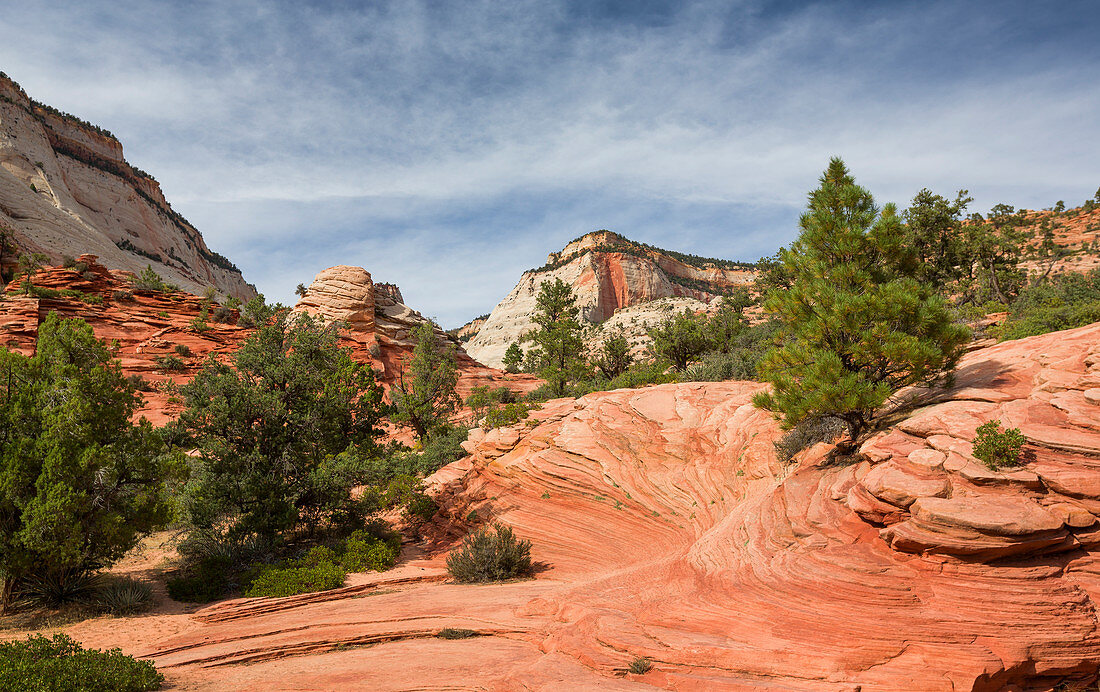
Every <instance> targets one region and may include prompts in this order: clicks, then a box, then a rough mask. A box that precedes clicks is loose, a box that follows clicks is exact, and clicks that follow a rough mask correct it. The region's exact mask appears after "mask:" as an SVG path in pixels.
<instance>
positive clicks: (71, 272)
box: [0, 255, 541, 424]
mask: <svg viewBox="0 0 1100 692" xmlns="http://www.w3.org/2000/svg"><path fill="white" fill-rule="evenodd" d="M79 261H80V262H81V263H83V264H84V265H86V269H84V272H83V273H80V272H78V271H76V270H75V269H65V268H62V267H51V268H46V269H44V270H42V271H41V272H39V273H38V274H36V275H35V277H34V285H35V286H38V287H41V288H46V289H53V290H56V291H61V290H66V289H68V290H71V291H76V292H77V296H76V297H74V296H68V297H67V296H63V295H59V296H57V297H55V298H36V297H26V296H23V295H21V291H20V290H19V287H18V285H17V284H18V282H17V281H13V282H12V283H11V285H9V286H8V287H7V292H6V294H5V295H4V300H2V301H0V346H5V347H7V348H11V349H15V350H19V351H21V352H23V353H26V354H30V353H33V350H34V344H35V341H36V339H37V335H38V326H39V324H40V323H41V322H42V320H44V319H45V318H46V316H47V315H48V314H49V313H50V312H53V311H56V312H58V313H59V314H61V315H62V316H63V317H79V318H81V319H83V320H85V321H86V322H88V323H89V324H90V325H91V326H92V329H93V331H94V332H95V335H96V336H97V337H99V338H100V339H102V340H104V341H106V342H109V343H114V342H117V351H116V354H117V357H118V358H119V361H120V363H121V365H122V370H123V372H124V373H125V374H127V375H136V376H140V377H141V378H142V379H143V380H145V382H146V384H147V385H148V389H147V391H144V392H142V395H143V396H144V398H145V405H144V406H143V407H142V408H141V410H140V411H139V412H138V415H143V416H146V417H147V418H149V419H150V420H151V421H153V422H154V423H158V424H159V423H163V422H166V421H168V420H170V419H172V418H174V417H175V416H176V415H178V413H179V412H180V411H181V410H182V404H183V402H182V400H181V398H180V397H179V395H178V394H177V393H176V389H177V388H178V387H179V386H180V385H182V384H185V383H187V382H189V381H190V380H191V378H192V377H194V375H195V373H197V372H198V370H199V369H200V368H201V367H202V365H203V363H204V362H205V361H206V359H207V358H208V357H209V356H210V355H211V354H219V355H220V354H230V353H232V352H234V351H236V350H237V348H239V347H240V344H241V343H243V342H244V341H245V339H247V338H248V336H249V335H250V334H252V333H253V331H254V330H252V329H246V328H243V327H238V326H236V325H235V324H230V323H229V322H236V317H237V314H236V311H228V313H229V314H228V315H227V320H228V322H217V321H215V320H214V312H215V310H216V309H217V306H216V305H213V304H211V303H210V301H208V300H206V299H204V298H200V297H199V296H195V295H191V294H189V293H185V292H183V291H176V292H172V293H161V292H159V291H147V290H138V289H134V288H133V287H132V278H133V275H132V274H131V273H130V272H124V271H117V270H111V269H107V268H106V267H104V266H103V265H101V264H99V262H98V260H97V258H96V257H95V256H94V255H82V256H81V257H80V258H79ZM347 269H352V268H347ZM354 269H357V270H358V271H357V272H350V273H348V272H344V273H342V274H341V273H337V275H338V276H339V277H341V278H340V279H339V281H340V282H342V284H341V285H342V286H343V288H342V289H341V290H342V291H343V293H341V292H339V291H336V289H335V286H334V285H333V284H331V283H330V284H328V286H329V288H331V289H332V291H330V292H329V293H328V294H326V293H324V292H323V291H322V292H320V293H318V294H317V295H331V296H333V299H332V300H330V301H328V302H327V303H323V304H322V305H319V306H318V308H317V309H318V311H319V312H320V313H321V314H322V316H325V315H328V316H331V317H332V319H330V320H329V321H330V322H331V321H338V322H341V323H344V324H347V325H348V328H345V329H342V330H341V331H340V343H341V345H342V346H344V347H346V348H348V349H349V350H350V351H351V353H352V356H353V357H354V358H355V359H356V360H357V361H359V362H363V363H370V364H371V367H372V368H373V369H374V370H375V372H376V373H377V375H378V379H379V381H381V382H382V383H383V385H390V384H392V383H393V382H394V381H395V380H396V379H397V377H398V376H399V375H400V373H401V372H402V370H403V369H404V367H405V365H406V363H407V361H408V359H409V358H410V357H411V354H412V347H413V345H414V344H413V342H412V341H411V340H410V339H409V332H410V331H411V329H412V327H413V326H415V324H417V323H418V322H417V321H416V320H420V321H423V319H424V318H422V317H420V316H419V313H416V312H415V311H413V310H411V308H408V307H407V306H404V305H401V306H399V307H398V306H397V304H396V303H394V302H393V299H392V298H391V296H392V295H394V294H395V293H394V290H393V289H389V290H383V291H378V292H375V291H374V290H373V285H372V284H371V283H370V274H369V273H367V272H366V271H365V270H363V269H361V268H354ZM322 274H325V273H324V272H322ZM350 279H355V280H356V281H363V280H365V281H366V282H367V283H366V284H363V285H358V284H355V283H354V282H352V281H350ZM314 283H315V284H316V283H317V282H314ZM80 295H83V296H85V297H86V298H87V299H86V300H82V299H80V297H79V296H80ZM396 295H400V294H399V293H396ZM336 298H339V301H343V302H339V301H338V300H337V299H336ZM358 299H361V300H362V301H364V302H363V304H360V303H357V302H355V300H358ZM340 305H342V306H343V309H344V312H339V311H338V310H337V308H338V306H340ZM204 311H205V313H206V315H207V319H206V320H205V324H206V328H205V329H202V328H197V327H196V326H195V322H196V320H197V318H199V317H200V316H201V315H202V314H203V313H204ZM350 318H353V319H350ZM402 320H403V321H402ZM440 333H441V332H440ZM181 351H182V352H181ZM457 356H458V372H459V387H458V389H459V391H460V393H461V394H462V395H463V396H465V395H467V394H469V392H470V390H471V389H472V388H473V387H475V386H478V385H488V386H494V387H501V386H506V387H509V388H512V389H514V390H516V391H518V392H526V391H530V390H531V389H534V388H535V387H537V386H538V385H539V384H540V383H541V381H540V380H538V379H537V378H535V377H532V376H529V375H507V374H505V373H503V372H501V371H499V370H492V369H490V368H486V367H485V366H483V365H481V364H479V363H476V362H474V361H473V360H472V359H471V358H470V357H469V356H467V355H466V354H465V353H464V352H462V351H461V350H459V351H458V352H457ZM169 357H171V358H175V359H178V360H179V361H180V362H181V365H180V366H179V367H178V368H174V369H172V370H165V367H164V364H165V360H164V359H166V358H169Z"/></svg>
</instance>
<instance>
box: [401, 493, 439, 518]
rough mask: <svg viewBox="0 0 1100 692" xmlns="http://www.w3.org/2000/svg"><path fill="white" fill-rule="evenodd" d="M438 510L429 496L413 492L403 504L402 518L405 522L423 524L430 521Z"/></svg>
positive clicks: (437, 506)
mask: <svg viewBox="0 0 1100 692" xmlns="http://www.w3.org/2000/svg"><path fill="white" fill-rule="evenodd" d="M438 509H439V505H437V504H436V503H435V500H433V499H432V498H431V496H430V495H428V494H426V493H422V492H415V493H413V494H412V495H411V496H410V497H409V500H408V502H406V503H405V510H404V517H405V519H407V520H411V521H417V522H421V523H423V522H427V521H430V520H431V518H432V517H433V516H435V513H436V510H438Z"/></svg>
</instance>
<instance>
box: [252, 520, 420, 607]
mask: <svg viewBox="0 0 1100 692" xmlns="http://www.w3.org/2000/svg"><path fill="white" fill-rule="evenodd" d="M400 551H401V542H400V539H398V538H397V537H396V535H395V534H388V535H386V536H385V537H384V538H380V537H378V536H375V535H372V534H371V533H370V532H369V531H366V530H359V531H356V532H354V533H352V534H351V535H350V536H348V537H347V538H346V539H344V540H343V541H340V542H337V543H336V544H334V546H331V547H330V546H327V545H319V546H315V547H314V548H311V549H310V550H309V552H307V553H306V554H305V555H303V556H302V557H300V558H298V559H297V560H292V561H290V562H288V563H286V564H284V565H282V566H277V565H267V566H265V567H262V568H260V570H259V572H258V573H257V574H256V576H255V578H254V579H253V580H252V583H251V584H250V585H249V587H248V588H247V589H246V590H245V595H246V596H250V597H257V596H267V597H278V596H293V595H295V594H300V593H313V592H315V591H326V590H328V589H335V588H339V587H341V586H343V585H344V581H345V580H346V579H347V576H348V573H349V572H366V571H368V570H372V571H376V572H384V571H385V570H387V569H389V568H391V567H393V565H394V563H395V562H397V555H398V553H399V552H400Z"/></svg>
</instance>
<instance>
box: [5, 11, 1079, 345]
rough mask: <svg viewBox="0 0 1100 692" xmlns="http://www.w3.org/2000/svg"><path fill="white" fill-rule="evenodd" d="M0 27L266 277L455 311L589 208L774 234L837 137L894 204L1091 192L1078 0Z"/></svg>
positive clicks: (681, 225) (319, 14)
mask: <svg viewBox="0 0 1100 692" xmlns="http://www.w3.org/2000/svg"><path fill="white" fill-rule="evenodd" d="M0 34H2V36H3V40H2V41H0V70H3V71H5V72H7V73H8V75H9V76H11V77H12V78H13V79H15V80H16V81H18V82H19V83H20V84H21V85H22V86H23V88H24V89H25V90H26V91H27V92H28V93H29V94H30V95H31V96H32V97H34V98H36V99H38V100H40V101H43V102H45V103H48V104H50V105H52V106H54V107H56V108H59V109H61V110H64V111H68V112H71V113H73V114H75V115H77V116H79V117H81V118H84V119H86V120H89V121H91V122H93V123H96V124H98V125H100V126H102V127H105V128H107V129H108V130H111V131H112V132H113V133H114V134H115V135H116V136H118V137H119V139H120V140H121V141H122V143H123V145H124V148H125V154H126V157H127V159H128V160H129V161H130V162H131V163H132V164H134V165H135V166H137V167H139V168H141V169H143V170H146V171H149V172H150V173H152V174H153V175H154V176H155V177H156V178H157V179H158V180H159V181H160V183H161V186H162V188H163V190H164V192H165V195H166V196H167V198H168V199H169V201H170V202H171V204H172V206H173V208H175V209H176V210H177V211H178V212H180V213H182V214H183V215H184V216H185V217H187V218H188V219H189V220H190V221H191V222H192V223H194V224H195V226H196V227H197V228H198V229H199V230H200V231H201V232H202V233H203V235H204V237H205V238H206V241H207V243H208V244H209V245H210V247H211V248H213V249H214V250H217V251H218V252H220V253H222V254H224V255H226V256H227V257H229V258H230V259H231V260H233V261H234V262H236V264H237V265H238V266H239V267H240V268H241V270H242V271H243V273H244V276H245V278H246V279H247V280H248V281H250V282H253V283H255V284H256V285H257V287H258V289H259V290H260V291H261V292H262V293H264V294H265V295H266V296H267V298H268V300H269V301H275V300H279V301H282V302H285V303H293V302H294V300H295V296H294V287H295V286H296V285H297V284H298V283H299V282H301V283H306V284H308V283H309V282H310V281H311V280H312V278H313V276H314V275H315V274H316V273H317V272H318V271H320V270H322V269H324V268H326V267H328V266H331V265H335V264H351V265H360V266H363V267H365V268H366V269H367V270H368V271H369V272H371V274H372V276H373V277H374V279H375V281H389V282H393V283H397V284H398V285H399V286H400V287H401V289H402V293H403V294H404V297H405V300H406V302H407V303H408V304H409V305H411V306H412V307H414V308H416V309H418V310H420V311H421V312H423V313H424V314H425V315H428V316H431V317H434V318H436V319H437V320H439V321H440V322H441V323H442V324H443V325H444V326H445V327H454V326H458V325H460V324H462V323H463V322H465V321H466V320H468V319H470V318H472V317H474V316H476V315H479V314H482V313H487V312H489V311H490V310H491V309H492V307H493V306H494V305H495V304H496V303H497V302H498V301H500V300H501V299H502V298H503V297H504V296H505V295H506V294H507V293H508V291H509V290H511V288H512V287H513V286H514V285H515V283H516V281H517V280H518V279H519V276H520V274H521V273H522V272H523V271H524V270H526V269H528V268H531V267H536V266H539V265H541V264H543V262H544V261H545V259H546V255H547V254H548V253H549V252H552V251H555V250H560V249H561V247H562V246H563V245H564V244H565V243H566V242H568V241H569V240H571V239H573V238H575V237H578V236H580V235H582V234H584V233H586V232H588V231H592V230H597V229H603V228H607V229H611V230H614V231H617V232H619V233H621V234H623V235H625V236H627V237H629V238H632V239H635V240H640V241H643V242H647V243H650V244H653V245H657V246H659V247H665V248H668V249H672V250H678V251H681V252H690V253H695V254H698V255H703V256H710V257H721V258H727V259H737V260H749V261H752V260H755V259H757V258H759V257H761V256H764V255H770V254H772V253H774V252H775V251H776V250H777V249H778V248H779V247H780V246H781V245H785V244H787V243H789V242H790V241H791V240H793V239H794V238H795V237H796V235H797V233H798V216H799V214H800V212H801V210H802V209H803V208H804V206H805V201H806V194H807V192H808V191H809V190H811V189H812V188H813V187H815V185H816V183H817V178H818V176H819V175H820V174H821V172H822V170H823V169H824V168H825V165H826V164H827V162H828V159H829V157H831V156H837V155H838V156H841V157H843V158H844V159H845V161H846V162H847V164H848V165H849V167H850V168H851V170H852V172H853V174H854V175H855V177H856V180H857V182H859V183H860V184H861V185H863V186H864V187H866V188H868V189H869V190H870V191H871V192H872V193H873V194H874V195H875V198H876V200H877V201H878V202H880V203H885V202H896V203H898V204H899V205H900V206H902V207H904V206H905V205H906V203H907V201H908V200H910V199H912V197H913V195H914V194H915V193H916V192H917V191H918V190H920V189H921V188H924V187H927V188H929V189H931V190H933V191H935V192H938V193H940V194H943V195H945V196H949V195H951V196H953V194H954V192H955V191H957V190H959V189H963V188H965V189H968V190H970V193H971V195H972V196H973V197H974V198H975V201H974V203H973V204H972V207H971V208H972V210H976V211H986V210H988V209H989V208H990V207H991V206H993V205H994V204H997V203H1006V204H1011V205H1013V206H1016V207H1028V208H1043V207H1049V206H1052V205H1053V204H1054V203H1055V202H1056V201H1058V200H1065V201H1066V202H1067V204H1070V205H1078V204H1080V203H1081V202H1082V201H1084V200H1085V199H1087V198H1089V197H1091V196H1092V195H1093V194H1094V193H1095V192H1096V190H1097V187H1098V186H1100V40H1098V39H1097V36H1100V2H1096V1H1095V0H1061V1H1060V2H1055V3H1033V2H1011V1H1007V0H1006V1H997V2H978V1H974V2H898V3H890V2H870V1H868V2H821V3H813V2H775V3H766V2H738V1H736V0H727V1H725V2H707V1H703V2H657V1H655V0H633V1H631V0H562V1H553V0H545V1H543V2H524V1H521V0H515V1H507V0H492V1H481V0H462V1H460V2H458V1H455V2H450V1H443V0H438V1H435V2H418V1H416V0H400V1H395V2H382V1H380V2H351V1H343V2H341V1H337V0H329V1H313V2H311V1H309V0H293V1H287V2H282V1H280V0H264V1H261V0H236V1H232V2H225V1H223V0H215V1H209V2H207V1H202V0H194V1H183V0H179V1H176V2H143V1H139V0H81V1H77V0H52V1H51V2H39V1H37V0H24V1H23V2H19V3H10V2H6V3H2V5H0Z"/></svg>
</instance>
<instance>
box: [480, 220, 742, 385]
mask: <svg viewBox="0 0 1100 692" xmlns="http://www.w3.org/2000/svg"><path fill="white" fill-rule="evenodd" d="M754 278H755V273H754V272H753V270H752V266H751V265H746V264H741V263H736V262H728V261H723V260H708V259H703V258H698V257H694V256H689V255H683V254H681V253H676V252H671V251H668V250H660V249H658V248H654V247H650V246H648V245H644V244H642V243H637V242H634V241H632V240H628V239H626V238H624V237H622V236H620V235H618V234H616V233H612V232H610V231H596V232H594V233H589V234H587V235H585V236H582V237H580V238H578V239H577V240H574V241H573V242H571V243H569V244H568V245H566V246H565V248H564V249H563V250H562V251H561V252H555V253H551V254H550V255H549V257H547V261H546V265H545V266H543V267H540V268H538V269H532V270H530V271H527V272H525V273H524V274H523V276H522V277H520V280H519V283H517V284H516V286H515V288H513V289H512V291H511V293H509V294H508V295H507V296H506V297H505V298H504V300H502V301H501V302H500V303H499V304H498V305H497V306H496V307H495V308H493V311H492V312H491V313H490V314H489V317H488V319H486V320H485V323H484V324H482V325H481V327H480V329H478V330H477V333H476V334H475V335H474V336H473V337H472V338H471V339H470V340H469V341H468V342H467V345H466V350H467V352H469V354H470V355H471V356H473V357H474V358H475V359H476V360H478V361H480V362H482V363H485V364H486V365H491V366H493V367H500V365H501V364H502V361H503V359H504V352H505V350H507V348H508V346H509V344H511V343H512V342H514V341H517V340H518V339H519V338H520V337H521V336H522V334H523V333H524V332H525V331H527V330H529V329H530V328H531V327H532V326H533V324H534V323H533V322H532V321H531V316H532V315H533V314H534V311H535V298H536V297H537V296H538V292H539V287H540V286H541V285H542V283H543V282H544V281H553V280H554V279H561V280H562V281H564V282H565V283H567V284H569V285H570V286H571V287H572V289H573V295H575V296H576V297H577V306H578V307H579V308H580V309H581V315H580V316H581V319H582V321H586V322H589V323H592V324H599V323H601V322H604V321H605V320H607V319H608V318H610V317H611V316H612V315H614V314H615V312H616V311H617V310H620V309H622V308H626V307H630V306H635V305H640V304H643V303H648V302H651V301H654V300H657V299H660V298H668V297H674V296H679V297H683V298H690V299H692V300H691V301H690V302H691V305H692V306H693V307H696V308H703V307H705V305H706V304H707V303H710V302H711V301H713V300H714V299H715V298H716V297H718V296H720V295H723V294H725V293H728V292H729V291H730V290H731V289H732V288H734V287H736V286H739V285H744V284H749V283H752V281H753V279H754ZM460 331H462V332H463V333H469V331H470V325H467V326H465V327H463V328H461V330H460Z"/></svg>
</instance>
